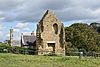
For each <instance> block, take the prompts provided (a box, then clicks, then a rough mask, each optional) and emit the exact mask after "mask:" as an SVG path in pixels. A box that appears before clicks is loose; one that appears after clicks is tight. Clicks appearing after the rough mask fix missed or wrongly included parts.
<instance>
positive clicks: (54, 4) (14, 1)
mask: <svg viewBox="0 0 100 67" xmlns="http://www.w3.org/2000/svg"><path fill="white" fill-rule="evenodd" d="M47 9H50V10H53V11H54V12H55V14H56V15H57V16H58V18H59V19H60V20H61V21H62V22H63V23H64V24H65V26H69V25H71V24H72V23H75V22H85V23H90V22H94V21H96V22H100V0H0V40H4V39H7V38H8V37H9V29H10V28H14V31H15V37H14V38H15V39H20V33H21V32H31V31H33V30H34V31H35V29H36V24H37V22H38V21H39V20H40V19H41V17H42V16H43V14H44V13H45V11H46V10H47Z"/></svg>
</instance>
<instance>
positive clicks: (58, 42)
mask: <svg viewBox="0 0 100 67" xmlns="http://www.w3.org/2000/svg"><path fill="white" fill-rule="evenodd" d="M36 38H37V39H36V46H37V49H38V50H37V51H38V53H37V54H38V55H44V54H49V53H55V54H59V55H65V31H64V25H63V23H61V21H60V20H59V19H58V18H57V17H56V16H55V14H54V13H53V12H52V11H50V10H47V11H46V13H45V14H44V16H43V18H42V19H41V20H40V22H39V23H38V24H37V31H36Z"/></svg>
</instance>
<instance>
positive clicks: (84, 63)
mask: <svg viewBox="0 0 100 67" xmlns="http://www.w3.org/2000/svg"><path fill="white" fill-rule="evenodd" d="M0 67H100V58H96V59H95V58H81V59H79V58H78V57H71V56H70V57H68V56H66V57H61V56H37V55H21V54H10V53H0Z"/></svg>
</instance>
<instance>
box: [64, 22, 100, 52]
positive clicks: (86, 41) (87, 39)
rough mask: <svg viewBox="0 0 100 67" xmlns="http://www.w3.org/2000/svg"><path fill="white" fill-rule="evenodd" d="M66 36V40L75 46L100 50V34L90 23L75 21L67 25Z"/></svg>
mask: <svg viewBox="0 0 100 67" xmlns="http://www.w3.org/2000/svg"><path fill="white" fill-rule="evenodd" d="M65 36H66V41H67V42H71V43H72V45H73V47H77V48H78V49H85V50H86V51H98V46H99V44H100V43H99V42H100V38H99V37H100V36H99V34H98V33H97V32H96V31H95V30H94V29H93V28H91V27H90V26H89V25H88V24H83V23H75V24H72V25H71V26H69V27H65Z"/></svg>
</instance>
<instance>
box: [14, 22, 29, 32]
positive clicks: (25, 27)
mask: <svg viewBox="0 0 100 67" xmlns="http://www.w3.org/2000/svg"><path fill="white" fill-rule="evenodd" d="M22 30H24V31H27V30H30V29H29V23H28V22H27V23H26V22H21V23H17V24H16V26H15V27H14V32H19V31H22Z"/></svg>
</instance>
